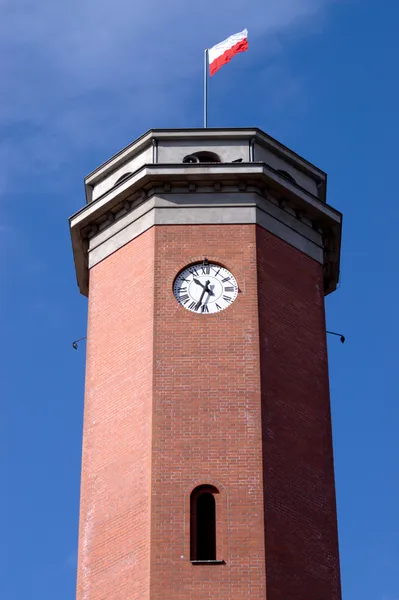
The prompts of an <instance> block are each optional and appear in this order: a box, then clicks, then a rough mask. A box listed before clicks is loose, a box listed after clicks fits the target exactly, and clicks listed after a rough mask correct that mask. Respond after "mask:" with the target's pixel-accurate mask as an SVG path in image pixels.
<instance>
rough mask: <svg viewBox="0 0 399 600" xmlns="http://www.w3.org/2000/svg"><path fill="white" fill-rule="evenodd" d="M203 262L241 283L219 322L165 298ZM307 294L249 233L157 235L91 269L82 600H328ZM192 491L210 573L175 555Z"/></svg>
mask: <svg viewBox="0 0 399 600" xmlns="http://www.w3.org/2000/svg"><path fill="white" fill-rule="evenodd" d="M204 256H206V257H207V258H208V259H209V260H210V261H215V262H219V263H221V264H222V265H224V266H226V267H227V268H229V269H230V270H231V271H232V272H233V273H234V275H235V276H236V279H237V281H238V284H239V287H240V293H239V295H238V298H237V300H236V301H235V302H234V304H233V305H232V306H231V307H230V308H228V309H227V310H225V311H223V312H222V313H219V314H216V315H196V314H193V313H191V312H188V311H186V310H185V309H184V308H182V307H181V306H180V305H178V304H177V302H176V301H175V300H174V297H173V292H172V284H173V280H174V277H175V275H176V273H177V272H178V271H179V270H180V269H181V268H183V267H184V266H185V265H186V264H187V263H190V262H194V261H200V260H202V259H203V258H204ZM322 289H323V288H322V271H321V267H320V265H318V264H317V263H316V262H314V261H313V260H312V259H310V258H308V257H306V256H304V255H302V254H301V253H300V252H299V251H298V250H295V249H294V248H292V247H290V246H288V245H287V244H285V243H284V242H282V241H281V240H279V239H277V238H275V237H274V236H273V235H271V234H269V233H268V232H266V231H264V230H263V229H261V228H257V227H256V226H254V225H222V226H218V225H212V226H157V227H155V228H152V229H150V230H148V231H147V232H145V233H144V234H143V235H141V236H140V237H138V238H136V239H135V240H133V241H132V242H130V243H129V244H127V245H126V246H125V247H123V248H122V249H120V250H118V251H117V252H116V253H114V254H113V255H111V256H110V257H109V258H107V259H105V260H104V261H103V262H102V263H100V264H98V265H96V266H95V267H94V268H93V269H92V270H91V274H90V301H89V330H88V348H87V352H88V354H87V381H86V395H85V424H84V444H83V468H82V500H81V522H80V546H79V547H80V549H79V575H78V599H79V600H100V599H103V598H107V600H142V599H143V600H144V599H147V598H150V599H151V600H161V599H162V600H165V599H166V600H211V599H214V598H217V599H218V600H250V599H251V600H265V599H266V595H267V598H268V600H277V599H280V598H281V599H282V600H283V599H284V600H289V599H291V598H292V599H293V598H295V599H299V598H300V599H303V600H322V599H323V600H338V598H339V572H338V554H337V546H336V523H335V497H334V480H333V468H332V449H331V431H330V413H329V397H328V373H327V359H326V344H325V324H324V304H323V291H322ZM258 292H259V294H258ZM262 435H263V441H262ZM201 484H210V485H213V486H215V487H217V488H218V490H219V492H220V493H219V494H217V497H216V512H217V538H218V539H217V558H218V559H223V560H224V561H225V563H226V564H224V565H212V566H206V565H192V564H191V563H190V560H189V559H190V539H189V523H190V514H189V507H190V493H191V491H192V490H193V489H194V488H195V487H196V486H197V485H201ZM264 519H265V521H264ZM264 522H265V523H266V534H265V527H264ZM265 544H266V556H265ZM266 572H267V590H266Z"/></svg>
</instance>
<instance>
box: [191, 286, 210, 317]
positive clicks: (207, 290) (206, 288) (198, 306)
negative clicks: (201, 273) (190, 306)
mask: <svg viewBox="0 0 399 600" xmlns="http://www.w3.org/2000/svg"><path fill="white" fill-rule="evenodd" d="M194 281H195V283H199V284H200V286H201V287H202V288H203V290H202V294H201V297H200V299H199V300H198V302H197V304H196V307H195V310H198V309H199V308H200V306H201V304H202V298H203V297H204V296H205V293H206V292H208V294H209V292H210V290H209V288H208V285H209V284H210V281H207V282H206V284H205V285H202V283H200V282H199V281H198V280H197V279H194Z"/></svg>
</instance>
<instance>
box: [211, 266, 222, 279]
mask: <svg viewBox="0 0 399 600" xmlns="http://www.w3.org/2000/svg"><path fill="white" fill-rule="evenodd" d="M212 269H214V270H215V277H217V276H218V275H219V273H220V269H217V268H216V267H212Z"/></svg>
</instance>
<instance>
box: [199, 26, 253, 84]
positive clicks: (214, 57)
mask: <svg viewBox="0 0 399 600" xmlns="http://www.w3.org/2000/svg"><path fill="white" fill-rule="evenodd" d="M246 50H248V31H247V29H244V31H240V33H235V34H234V35H231V36H230V37H228V38H227V40H224V41H223V42H220V43H219V44H216V46H213V48H209V50H208V60H209V73H210V76H211V77H212V75H214V74H215V73H216V71H218V70H219V69H220V68H221V67H223V65H225V64H226V63H228V62H230V61H231V59H232V58H233V56H234V55H235V54H238V53H239V52H245V51H246Z"/></svg>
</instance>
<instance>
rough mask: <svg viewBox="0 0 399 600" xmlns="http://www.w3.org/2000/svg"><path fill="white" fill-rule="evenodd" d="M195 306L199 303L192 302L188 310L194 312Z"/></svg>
mask: <svg viewBox="0 0 399 600" xmlns="http://www.w3.org/2000/svg"><path fill="white" fill-rule="evenodd" d="M195 306H197V303H196V302H191V304H189V306H188V308H189V309H190V310H193V308H194V307H195Z"/></svg>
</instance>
